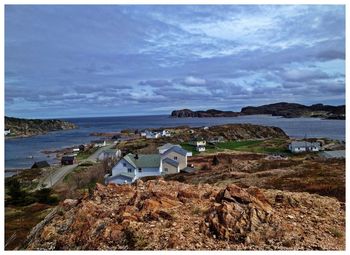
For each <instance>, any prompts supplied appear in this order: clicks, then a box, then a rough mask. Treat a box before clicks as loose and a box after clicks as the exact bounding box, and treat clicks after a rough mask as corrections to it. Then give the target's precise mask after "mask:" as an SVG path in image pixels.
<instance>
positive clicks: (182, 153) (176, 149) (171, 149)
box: [163, 146, 187, 156]
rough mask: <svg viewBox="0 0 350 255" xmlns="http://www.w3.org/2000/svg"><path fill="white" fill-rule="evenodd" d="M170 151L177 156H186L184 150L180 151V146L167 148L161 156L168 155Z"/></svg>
mask: <svg viewBox="0 0 350 255" xmlns="http://www.w3.org/2000/svg"><path fill="white" fill-rule="evenodd" d="M171 151H173V152H176V153H178V154H180V155H183V156H186V155H187V151H186V150H184V149H182V148H181V147H180V146H179V147H178V146H173V147H171V148H169V149H168V150H166V151H165V152H164V153H163V155H165V154H168V153H169V152H171Z"/></svg>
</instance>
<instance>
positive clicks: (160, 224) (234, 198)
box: [27, 179, 345, 250]
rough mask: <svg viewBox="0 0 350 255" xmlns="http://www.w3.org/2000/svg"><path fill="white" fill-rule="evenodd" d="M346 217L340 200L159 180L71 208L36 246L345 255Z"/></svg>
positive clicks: (117, 188) (99, 193)
mask: <svg viewBox="0 0 350 255" xmlns="http://www.w3.org/2000/svg"><path fill="white" fill-rule="evenodd" d="M344 217H345V215H344V210H343V209H342V208H341V206H340V203H339V202H338V201H337V200H336V199H332V198H327V197H320V196H318V195H310V194H308V193H290V192H282V191H276V190H260V189H257V188H249V189H242V188H240V187H238V186H235V185H228V186H227V187H226V188H223V189H220V188H219V187H217V186H210V185H209V184H204V185H203V184H200V185H188V184H182V183H179V182H173V181H169V182H166V181H164V180H163V179H157V180H152V181H147V182H142V181H140V180H139V181H137V182H136V183H135V184H133V185H114V184H110V185H108V186H103V185H99V184H98V185H97V187H96V189H95V191H94V192H93V193H90V194H89V195H86V197H84V198H82V199H81V200H69V201H65V202H63V203H62V204H61V205H60V207H59V209H58V212H57V213H56V215H55V216H54V217H53V218H52V220H51V221H50V222H48V223H46V225H45V226H44V227H43V228H42V229H41V230H40V231H38V232H36V234H35V236H34V237H32V239H31V240H30V242H29V245H28V247H27V249H33V250H42V249H44V250H54V249H59V250H62V249H64V250H144V249H148V250H165V249H175V250H196V249H205V250H223V249H230V250H237V249H239V250H243V249H250V250H257V249H268V250H271V249H274V250H285V249H298V250H314V249H326V250H339V249H344V247H345V238H344V233H345V218H344Z"/></svg>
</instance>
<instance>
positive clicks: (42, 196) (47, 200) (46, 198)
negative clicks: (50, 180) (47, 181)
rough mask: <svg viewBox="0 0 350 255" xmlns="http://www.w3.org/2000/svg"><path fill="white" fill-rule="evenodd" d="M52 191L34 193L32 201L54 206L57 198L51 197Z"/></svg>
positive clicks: (43, 190)
mask: <svg viewBox="0 0 350 255" xmlns="http://www.w3.org/2000/svg"><path fill="white" fill-rule="evenodd" d="M51 194H52V189H49V188H44V189H39V190H37V191H35V192H34V199H35V200H36V201H37V202H39V203H42V204H49V205H50V204H56V203H57V202H58V198H57V197H54V196H52V195H51Z"/></svg>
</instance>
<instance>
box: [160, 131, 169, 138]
mask: <svg viewBox="0 0 350 255" xmlns="http://www.w3.org/2000/svg"><path fill="white" fill-rule="evenodd" d="M161 135H162V136H163V137H170V136H171V133H170V131H169V130H166V129H164V130H163V131H162V133H161Z"/></svg>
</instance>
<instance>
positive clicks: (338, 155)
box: [320, 150, 345, 158]
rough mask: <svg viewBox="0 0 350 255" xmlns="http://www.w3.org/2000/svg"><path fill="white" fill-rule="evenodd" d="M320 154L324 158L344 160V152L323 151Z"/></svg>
mask: <svg viewBox="0 0 350 255" xmlns="http://www.w3.org/2000/svg"><path fill="white" fill-rule="evenodd" d="M320 154H321V156H322V157H324V158H345V150H339V151H323V152H321V153H320Z"/></svg>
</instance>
